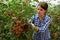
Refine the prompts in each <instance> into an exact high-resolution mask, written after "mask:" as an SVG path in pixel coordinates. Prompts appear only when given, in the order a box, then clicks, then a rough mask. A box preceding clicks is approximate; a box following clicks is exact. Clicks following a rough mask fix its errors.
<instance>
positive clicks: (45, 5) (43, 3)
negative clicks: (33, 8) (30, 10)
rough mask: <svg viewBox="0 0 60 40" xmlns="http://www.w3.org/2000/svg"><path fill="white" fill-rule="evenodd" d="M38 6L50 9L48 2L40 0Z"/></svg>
mask: <svg viewBox="0 0 60 40" xmlns="http://www.w3.org/2000/svg"><path fill="white" fill-rule="evenodd" d="M38 6H41V7H42V8H43V9H44V10H47V9H48V4H47V3H46V2H39V3H38Z"/></svg>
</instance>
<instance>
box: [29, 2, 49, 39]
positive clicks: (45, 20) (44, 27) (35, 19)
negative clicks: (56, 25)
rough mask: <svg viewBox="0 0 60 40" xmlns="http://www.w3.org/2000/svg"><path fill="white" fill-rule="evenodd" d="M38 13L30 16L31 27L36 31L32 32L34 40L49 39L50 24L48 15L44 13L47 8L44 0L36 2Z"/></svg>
mask: <svg viewBox="0 0 60 40" xmlns="http://www.w3.org/2000/svg"><path fill="white" fill-rule="evenodd" d="M37 8H38V13H37V14H36V15H34V16H32V18H31V20H29V22H31V21H32V22H31V25H32V27H33V28H34V29H35V30H36V31H37V32H34V33H33V39H34V40H50V32H49V29H48V26H49V24H50V17H49V16H48V15H47V14H46V13H47V10H48V4H47V3H46V2H40V3H38V6H37Z"/></svg>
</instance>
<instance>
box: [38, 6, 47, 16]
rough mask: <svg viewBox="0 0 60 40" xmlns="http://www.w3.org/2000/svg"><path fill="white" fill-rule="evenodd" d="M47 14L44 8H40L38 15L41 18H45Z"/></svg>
mask: <svg viewBox="0 0 60 40" xmlns="http://www.w3.org/2000/svg"><path fill="white" fill-rule="evenodd" d="M45 14H46V10H44V9H43V8H41V7H40V6H38V15H39V17H44V16H45Z"/></svg>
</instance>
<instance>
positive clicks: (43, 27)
mask: <svg viewBox="0 0 60 40" xmlns="http://www.w3.org/2000/svg"><path fill="white" fill-rule="evenodd" d="M50 22H51V19H50V18H48V19H47V20H46V23H45V24H44V25H43V26H42V27H38V32H45V30H46V29H47V28H48V26H49V24H50Z"/></svg>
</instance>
